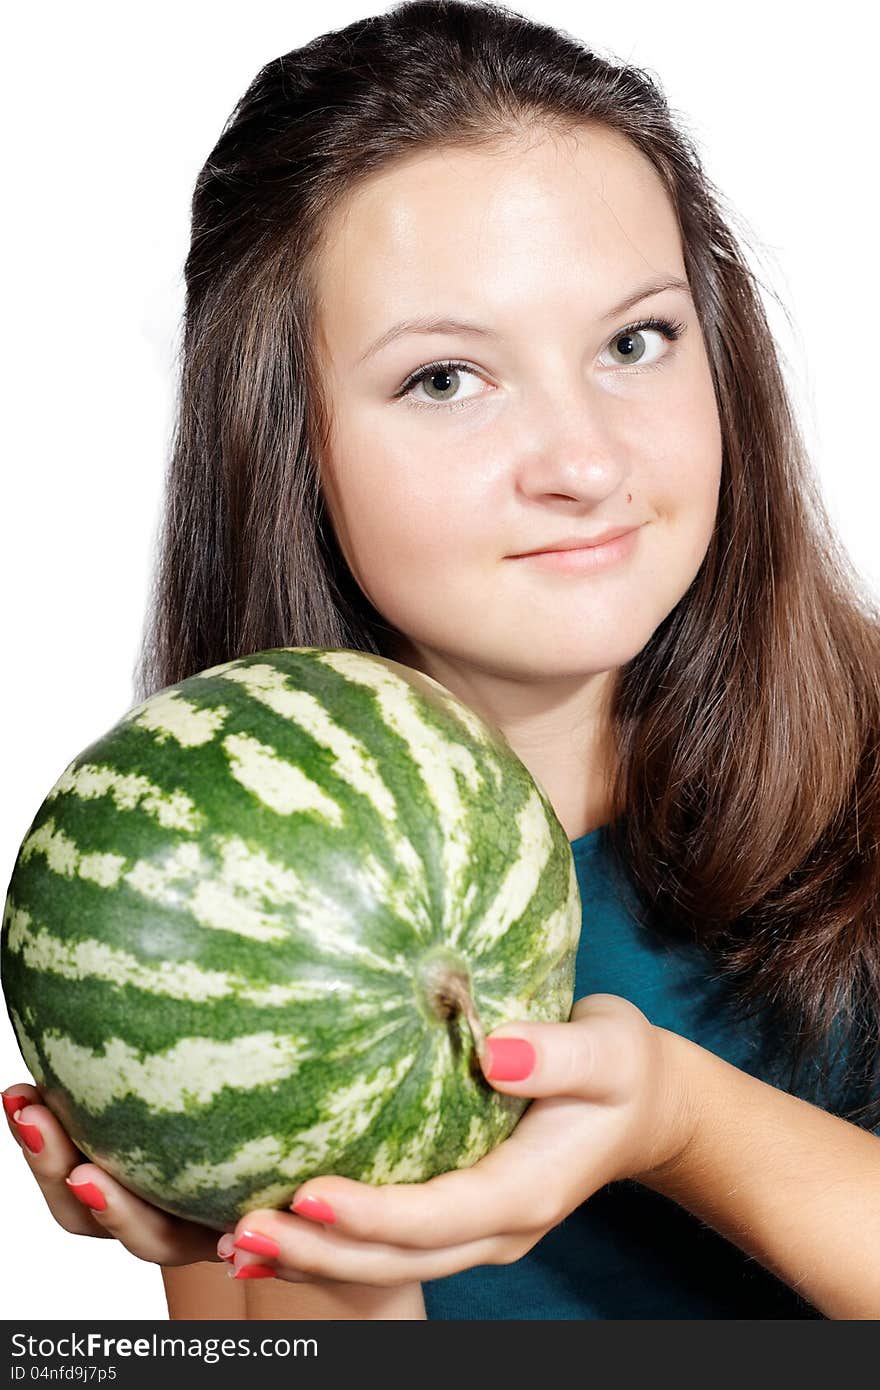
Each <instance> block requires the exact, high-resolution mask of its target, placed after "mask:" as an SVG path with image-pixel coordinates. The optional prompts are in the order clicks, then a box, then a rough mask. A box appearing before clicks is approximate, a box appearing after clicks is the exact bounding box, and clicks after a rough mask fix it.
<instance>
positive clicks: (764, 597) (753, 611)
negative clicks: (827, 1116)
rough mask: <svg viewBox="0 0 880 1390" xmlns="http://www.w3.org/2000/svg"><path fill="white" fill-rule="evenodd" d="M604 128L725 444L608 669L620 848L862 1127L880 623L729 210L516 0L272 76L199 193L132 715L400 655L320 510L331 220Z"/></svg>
mask: <svg viewBox="0 0 880 1390" xmlns="http://www.w3.org/2000/svg"><path fill="white" fill-rule="evenodd" d="M585 123H591V124H593V125H597V124H598V125H601V126H603V127H607V128H609V129H611V130H614V131H617V132H620V133H621V134H623V135H625V136H627V137H628V138H629V139H630V140H631V141H632V143H633V144H634V145H635V146H637V147H638V149H639V150H640V151H641V152H642V153H643V154H644V155H645V156H646V157H647V158H648V159H649V160H650V161H651V163H652V164H653V166H654V168H655V169H656V170H657V172H658V174H659V176H660V178H661V179H662V180H663V183H664V185H665V188H666V189H667V190H668V196H669V198H670V200H671V204H672V206H673V207H674V209H675V212H676V214H677V217H678V221H679V227H680V231H681V238H682V245H683V249H684V256H685V264H686V268H687V276H688V280H689V283H690V286H691V290H692V293H693V297H694V301H695V304H696V308H697V313H698V316H699V320H700V324H701V328H702V332H703V335H704V339H705V343H706V350H707V353H708V358H709V362H710V365H711V370H712V375H713V380H714V386H715V391H716V397H717V404H718V410H719V415H720V420H721V428H722V438H723V461H722V478H721V488H720V495H719V507H718V515H717V523H716V527H715V531H714V535H713V537H712V540H711V543H710V545H709V549H708V552H707V554H706V556H705V559H704V561H703V564H702V566H701V568H700V570H699V572H698V574H697V576H696V578H695V579H694V581H693V583H692V584H691V586H690V588H689V589H688V591H687V593H686V594H685V595H684V596H683V597H682V599H681V600H680V601H679V602H678V603H677V604H676V606H675V608H674V609H673V610H672V612H671V613H669V614H668V616H667V617H666V619H665V620H664V621H663V622H662V623H661V624H660V626H659V627H658V628H657V629H656V631H655V632H654V633H653V635H652V637H651V638H650V640H649V641H648V643H647V644H646V646H645V647H644V648H643V650H642V651H640V652H639V653H638V655H636V656H635V657H634V658H633V659H632V660H631V661H629V662H628V663H627V664H626V665H625V666H623V667H621V668H620V670H619V671H618V672H617V673H616V677H615V680H616V685H615V689H614V699H613V705H612V708H611V723H612V729H611V737H612V738H613V740H614V744H615V749H616V757H617V763H616V772H615V776H614V786H613V806H614V815H613V818H612V821H611V822H610V824H609V826H608V827H607V829H606V830H605V831H603V834H606V835H607V844H608V846H609V848H610V850H611V852H612V854H613V856H614V862H615V863H616V864H617V865H618V866H623V865H625V866H626V876H627V879H628V881H629V882H630V884H631V886H632V888H633V891H634V904H635V907H634V910H636V911H637V913H638V915H639V916H640V917H641V920H642V921H643V923H644V924H645V925H646V926H647V927H648V928H649V929H651V930H652V931H654V932H656V933H658V934H659V935H660V936H661V937H663V938H666V939H668V940H671V939H673V938H682V939H685V940H689V941H695V942H697V943H699V944H701V945H702V946H704V947H706V948H707V949H709V950H711V953H712V957H713V959H714V961H715V962H716V964H717V968H718V970H719V971H720V972H721V973H723V974H725V975H727V976H729V977H730V979H731V981H732V982H733V984H734V986H735V994H736V998H737V1001H738V1002H737V1008H738V1010H739V1011H740V1013H741V1016H742V1018H743V1019H745V1018H750V1017H753V1016H755V1015H756V1014H757V1013H758V1012H760V1011H763V1010H764V1009H767V1010H768V1017H769V1019H770V1021H771V1023H773V1024H774V1025H775V1024H778V1025H779V1026H780V1028H782V1029H783V1030H784V1031H785V1032H786V1033H787V1036H786V1037H785V1038H784V1040H783V1041H784V1046H783V1045H782V1044H780V1048H779V1049H778V1053H779V1055H780V1056H782V1055H784V1054H785V1053H788V1052H790V1053H791V1057H792V1070H791V1073H790V1077H789V1080H788V1082H787V1083H786V1084H787V1085H788V1086H789V1087H793V1086H794V1085H795V1084H796V1083H795V1077H796V1074H797V1073H798V1071H799V1069H800V1068H801V1066H802V1064H803V1062H804V1060H805V1059H806V1058H808V1057H809V1055H810V1054H811V1053H812V1052H813V1051H814V1050H815V1049H816V1048H817V1047H818V1046H820V1045H822V1046H823V1047H824V1049H825V1055H824V1058H823V1065H825V1067H826V1073H825V1074H826V1075H830V1071H828V1070H827V1068H828V1067H831V1068H832V1069H833V1066H834V1065H836V1061H837V1060H838V1059H839V1056H840V1053H839V1052H838V1053H835V1056H834V1057H832V1050H833V1048H835V1047H836V1048H839V1047H840V1046H841V1034H842V1036H843V1042H844V1043H845V1044H846V1049H845V1055H846V1056H848V1057H850V1058H854V1059H855V1061H854V1063H853V1067H854V1070H852V1071H851V1072H847V1076H848V1078H851V1077H852V1076H856V1075H857V1076H859V1077H862V1078H864V1086H863V1088H862V1089H859V1090H858V1091H857V1092H856V1093H848V1097H849V1100H850V1101H852V1100H853V1098H854V1096H855V1099H858V1100H861V1101H864V1102H865V1103H864V1104H862V1105H859V1106H856V1105H850V1107H849V1109H848V1111H847V1118H850V1119H854V1120H858V1122H860V1123H863V1122H865V1116H867V1117H868V1118H867V1122H868V1123H869V1124H871V1125H873V1124H874V1122H875V1121H874V1115H873V1111H874V1110H875V1109H880V1094H878V1091H877V1074H876V1069H877V1067H878V1062H880V1043H878V1039H880V890H878V885H880V855H878V849H880V834H878V829H880V752H878V750H880V611H878V605H877V602H876V600H875V599H874V598H873V597H872V596H871V594H870V593H869V592H867V590H866V588H865V586H864V585H863V584H862V583H861V581H860V579H859V576H858V574H857V573H856V572H855V571H854V569H853V567H852V565H851V562H850V560H849V558H848V556H847V554H846V551H845V550H844V548H843V546H842V545H841V544H840V542H839V541H838V539H837V538H836V536H835V534H834V531H833V528H832V525H831V523H830V521H829V518H828V515H827V513H826V511H825V508H824V505H823V501H822V498H821V494H820V490H819V487H818V485H817V483H816V480H815V478H814V476H813V474H812V471H811V465H810V463H809V460H808V458H807V454H806V450H805V447H804V443H803V440H802V437H801V435H800V432H799V428H798V424H797V422H796V420H795V418H794V414H793V411H792V407H791V404H790V401H789V398H788V394H787V389H786V385H785V382H784V379H783V375H782V372H781V369H780V363H779V358H778V355H777V350H776V348H775V346H774V343H773V338H772V335H771V332H770V329H769V327H768V323H767V319H766V317H765V313H764V309H763V306H762V302H761V296H760V292H759V286H758V282H757V280H756V277H755V275H754V274H753V272H752V271H751V270H750V268H749V266H748V265H747V262H746V259H745V257H744V255H743V252H742V250H741V247H740V242H739V240H738V238H737V236H736V235H735V234H734V232H733V231H732V230H731V226H730V223H731V217H730V215H729V214H724V213H723V212H722V204H721V199H720V196H719V194H718V193H717V190H715V188H714V187H713V185H712V184H711V183H710V181H709V179H708V177H707V176H706V174H705V173H704V171H703V169H702V167H701V163H700V159H699V157H698V154H697V151H696V149H695V148H694V145H693V143H692V142H691V141H690V139H689V138H688V136H687V134H686V133H685V132H683V131H682V130H680V129H678V128H677V127H676V124H675V123H674V121H673V117H672V115H671V114H670V110H669V108H668V105H667V102H666V100H665V98H664V96H663V94H662V93H661V91H660V90H659V89H658V87H657V85H656V83H655V82H654V80H652V78H651V77H650V76H649V75H648V74H647V73H646V72H644V71H642V70H640V69H638V68H635V67H632V66H630V65H616V64H614V63H612V62H609V61H606V60H605V59H604V58H601V57H599V56H597V55H596V54H594V53H592V52H591V51H590V50H589V49H588V48H587V47H586V46H584V44H582V43H581V42H579V41H578V40H576V39H575V38H573V37H572V36H570V35H568V34H566V33H565V32H560V31H558V30H556V29H553V28H550V27H548V26H545V25H543V24H540V23H536V22H535V21H534V20H531V19H528V18H526V17H524V16H521V15H519V14H517V13H516V12H515V11H512V10H509V9H507V8H504V7H502V6H500V5H492V4H483V3H469V4H464V3H457V2H456V0H412V2H411V3H403V4H397V5H394V6H393V7H392V8H391V9H389V10H388V11H386V12H385V13H384V14H380V15H377V16H374V17H371V18H367V19H363V20H358V21H357V22H355V23H352V24H349V25H347V26H346V27H345V28H343V29H340V30H337V31H333V32H330V33H327V34H323V35H321V36H320V37H318V38H316V39H314V40H313V41H312V42H310V43H308V44H306V45H305V46H304V47H302V48H298V49H295V50H294V51H292V52H290V53H287V54H285V55H284V56H282V57H279V58H275V59H273V60H272V61H271V62H269V63H267V64H266V65H265V66H264V67H263V68H262V69H261V70H260V72H258V73H257V76H256V77H255V78H254V80H253V82H252V83H251V84H250V86H249V87H248V89H247V91H246V92H245V94H244V96H243V97H242V98H241V100H240V101H239V102H238V104H237V106H236V107H235V109H234V110H233V112H232V114H231V116H230V117H229V119H228V120H227V122H226V125H225V127H224V129H223V131H222V133H221V135H220V137H219V139H218V140H217V143H216V144H215V146H214V148H213V149H212V150H211V153H210V154H209V156H208V158H207V160H206V162H205V165H204V167H203V169H202V170H201V172H200V174H199V176H198V179H197V182H196V186H195V191H194V195H193V201H192V240H191V246H190V250H189V254H188V256H187V259H186V265H185V278H186V307H185V316H184V338H183V350H182V361H181V368H180V376H179V395H178V400H177V408H176V412H175V432H174V439H173V444H172V452H171V461H170V468H169V472H168V477H167V485H166V501H165V509H164V516H163V520H162V526H161V536H160V545H159V555H158V562H157V565H156V570H155V575H154V588H153V593H152V596H151V602H150V610H149V613H148V616H147V623H146V627H145V632H144V639H143V644H142V648H141V653H140V658H139V662H138V667H137V670H136V672H135V698H136V699H137V700H138V701H140V700H142V699H144V698H146V697H147V696H148V695H149V694H152V693H154V692H155V691H156V690H159V689H161V688H163V687H165V686H167V685H171V684H173V683H175V682H176V681H179V680H182V679H184V678H185V677H187V676H189V675H192V674H194V673H195V672H197V671H199V670H204V669H205V668H207V667H210V666H214V665H217V664H219V663H220V662H223V661H228V660H232V659H233V658H235V657H236V656H241V655H244V654H247V653H250V652H253V651H259V650H263V649H266V648H270V647H275V646H327V647H347V648H353V649H355V650H361V651H367V652H377V653H379V654H381V655H390V654H392V653H391V651H390V650H389V641H393V640H394V639H395V638H396V636H397V635H398V634H396V632H395V629H394V628H392V627H390V626H389V625H388V624H387V623H386V622H385V621H384V619H383V617H382V615H381V614H380V613H378V612H377V611H376V610H375V609H374V608H373V606H372V605H371V604H370V602H369V600H368V599H367V598H366V596H365V595H364V594H363V593H362V591H361V590H360V588H359V587H358V585H357V584H356V583H355V581H354V580H353V578H352V576H351V574H350V572H349V571H348V567H347V565H346V564H345V562H344V560H343V559H342V556H341V553H340V551H339V548H338V546H337V544H336V540H335V537H334V535H333V531H332V527H331V526H330V524H329V521H328V518H327V515H326V512H325V509H324V505H323V499H322V490H321V476H320V466H319V461H320V459H321V458H322V456H323V451H324V450H325V448H326V446H327V441H328V437H329V434H328V422H329V420H330V411H329V402H328V400H327V398H326V395H325V394H324V390H323V383H322V380H321V375H320V373H319V371H318V365H317V363H318V359H317V355H316V348H315V342H314V331H315V324H316V307H317V305H318V299H317V292H316V284H317V279H316V274H315V271H316V258H317V256H318V254H319V253H320V249H321V245H322V242H321V237H322V231H323V228H324V227H325V224H326V220H327V217H328V214H329V213H330V212H331V210H333V209H334V208H335V207H336V206H337V205H338V204H339V203H340V200H344V199H345V198H346V197H347V196H348V195H349V194H350V193H351V192H352V190H353V189H354V188H355V187H356V186H357V185H358V183H359V182H360V181H361V180H364V179H368V178H370V177H371V176H372V175H374V174H376V173H378V172H380V171H383V170H386V169H387V168H388V167H389V165H390V164H391V163H392V161H394V160H395V159H399V158H402V157H405V156H410V155H412V154H414V153H416V152H424V151H433V150H436V149H438V148H440V147H441V146H457V147H465V148H473V149H489V148H502V147H504V146H505V145H509V144H510V143H511V142H515V141H518V140H522V139H528V137H529V135H530V133H534V132H535V131H539V130H542V129H556V130H565V129H570V128H572V127H582V126H584V124H585ZM814 1060H815V1059H814ZM871 1073H872V1074H871ZM817 1093H818V1092H816V1091H814V1094H817ZM872 1096H873V1100H874V1104H873V1105H871V1104H870V1098H871V1097H872ZM866 1098H867V1099H866ZM829 1108H832V1107H831V1106H829ZM838 1108H839V1106H838Z"/></svg>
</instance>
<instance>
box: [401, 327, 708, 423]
mask: <svg viewBox="0 0 880 1390" xmlns="http://www.w3.org/2000/svg"><path fill="white" fill-rule="evenodd" d="M648 330H653V331H655V332H657V333H660V334H662V336H663V337H664V338H665V339H666V340H667V341H668V342H670V343H675V342H677V341H678V339H679V338H680V337H681V336H682V334H683V333H684V332H685V324H683V323H680V322H678V321H677V320H675V319H664V318H648V319H640V320H639V321H638V323H631V324H629V325H628V327H626V328H621V329H620V330H619V331H618V332H617V333H615V334H614V336H613V337H612V338H609V340H608V346H610V345H611V344H612V343H616V342H618V341H619V339H621V338H625V337H627V336H628V335H629V334H633V333H642V332H646V331H648ZM667 355H668V354H665V353H664V355H663V357H662V358H661V359H660V361H659V362H650V363H647V364H646V365H645V366H643V367H639V366H638V365H637V364H636V365H634V366H633V367H626V366H625V365H624V366H623V367H622V370H624V371H629V372H632V373H633V374H641V373H642V372H647V371H653V370H654V368H655V367H659V366H662V365H663V363H664V362H665V360H666V357H667ZM453 372H466V373H467V375H468V376H476V375H477V372H476V371H475V369H474V368H473V367H471V366H470V365H469V364H468V363H467V362H459V361H456V360H454V359H452V360H449V361H445V362H429V363H427V364H426V365H425V366H424V367H419V368H417V370H416V371H414V372H411V373H410V375H409V376H408V377H407V378H406V380H405V381H404V383H403V385H402V386H401V387H400V388H399V390H398V391H396V392H395V395H394V399H395V400H397V399H400V398H401V397H409V398H410V399H408V400H407V404H408V405H410V406H412V407H413V408H414V409H416V410H447V411H449V410H461V409H462V407H463V406H466V405H471V404H472V403H473V402H474V401H475V400H476V399H478V398H477V397H475V396H466V397H465V398H464V400H461V401H416V400H413V399H412V393H413V391H414V390H415V388H416V387H417V386H418V385H419V383H420V382H422V381H426V380H428V379H429V378H430V377H432V376H439V375H440V374H441V373H445V374H447V375H451V374H452V373H453Z"/></svg>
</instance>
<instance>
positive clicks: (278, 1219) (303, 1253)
mask: <svg viewBox="0 0 880 1390" xmlns="http://www.w3.org/2000/svg"><path fill="white" fill-rule="evenodd" d="M257 1220H259V1223H260V1227H259V1231H260V1234H261V1235H262V1238H263V1239H264V1240H265V1239H267V1238H268V1239H270V1240H274V1242H275V1245H276V1246H277V1248H278V1255H277V1257H276V1258H274V1259H273V1258H272V1257H271V1256H270V1255H268V1254H267V1253H256V1252H252V1251H241V1250H235V1252H234V1264H233V1267H232V1268H231V1269H230V1271H229V1272H230V1277H232V1278H247V1277H255V1276H256V1271H260V1274H259V1276H258V1277H267V1276H265V1275H263V1273H262V1271H263V1270H272V1271H273V1272H274V1276H275V1278H277V1279H281V1280H283V1281H286V1282H288V1283H294V1284H298V1283H310V1282H317V1281H329V1282H331V1283H343V1284H348V1283H356V1284H376V1285H384V1286H388V1287H391V1286H394V1285H397V1284H408V1283H413V1282H416V1281H418V1280H422V1279H442V1278H445V1277H446V1275H448V1274H455V1273H457V1272H458V1271H459V1270H462V1269H468V1268H470V1267H471V1266H472V1265H480V1264H498V1263H504V1262H506V1260H507V1257H508V1251H507V1249H506V1247H505V1245H504V1243H503V1242H502V1241H500V1240H499V1239H498V1238H497V1237H493V1238H491V1239H487V1240H479V1241H468V1242H464V1243H462V1244H460V1245H452V1246H443V1247H440V1248H437V1249H410V1248H404V1247H399V1246H394V1245H383V1244H377V1243H369V1242H364V1241H361V1240H355V1239H352V1238H351V1237H349V1236H345V1235H342V1234H341V1233H340V1232H338V1231H336V1230H328V1229H326V1228H324V1227H315V1226H311V1227H308V1226H307V1223H305V1222H302V1221H297V1224H296V1226H294V1227H291V1226H290V1220H291V1218H290V1217H289V1216H286V1215H285V1213H283V1212H278V1211H268V1210H267V1211H259V1212H255V1213H252V1214H249V1216H248V1223H249V1224H248V1225H247V1226H243V1227H241V1229H240V1230H237V1232H236V1238H238V1237H239V1236H240V1235H242V1234H243V1233H244V1232H245V1231H248V1232H251V1233H252V1234H254V1232H253V1231H252V1227H253V1226H255V1225H256V1224H257ZM526 1248H528V1246H527V1245H524V1246H523V1247H522V1249H519V1248H517V1249H516V1252H515V1254H514V1253H513V1252H511V1253H510V1258H514V1257H518V1255H519V1254H522V1253H525V1249H526ZM247 1270H252V1271H254V1275H248V1274H247V1273H243V1272H242V1271H247Z"/></svg>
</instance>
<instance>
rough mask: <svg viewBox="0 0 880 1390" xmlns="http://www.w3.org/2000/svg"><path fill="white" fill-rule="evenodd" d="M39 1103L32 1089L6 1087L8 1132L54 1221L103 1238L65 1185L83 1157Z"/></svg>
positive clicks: (75, 1232) (101, 1232) (72, 1232)
mask: <svg viewBox="0 0 880 1390" xmlns="http://www.w3.org/2000/svg"><path fill="white" fill-rule="evenodd" d="M10 1094H13V1095H14V1096H15V1097H17V1098H19V1099H21V1100H22V1101H23V1104H22V1105H21V1106H20V1108H18V1109H16V1107H15V1104H14V1101H10V1100H8V1099H7V1098H8V1097H9V1096H10ZM34 1097H35V1098H36V1099H33V1098H34ZM40 1100H41V1097H40V1095H39V1092H38V1091H37V1090H36V1088H35V1087H33V1086H28V1087H25V1086H16V1087H15V1088H14V1091H13V1088H11V1087H10V1088H9V1090H8V1091H6V1092H4V1109H5V1110H6V1113H7V1120H8V1125H9V1130H10V1133H11V1134H12V1135H13V1137H14V1139H15V1141H16V1143H17V1144H18V1146H19V1148H20V1150H21V1152H22V1154H23V1155H24V1157H25V1159H26V1160H27V1164H28V1167H29V1168H30V1170H31V1172H32V1173H33V1175H34V1177H35V1178H36V1181H37V1185H38V1186H39V1188H40V1191H41V1193H42V1194H43V1198H44V1200H45V1202H46V1205H47V1206H48V1208H49V1210H50V1211H51V1213H52V1215H53V1216H54V1218H55V1220H56V1221H57V1222H58V1223H59V1224H60V1225H61V1226H63V1227H64V1229H65V1230H66V1231H70V1232H71V1234H73V1235H88V1236H105V1235H107V1232H106V1231H103V1230H102V1229H101V1226H100V1224H99V1223H98V1222H96V1221H95V1220H94V1218H93V1215H92V1213H91V1212H90V1210H89V1209H88V1208H87V1207H85V1206H83V1205H82V1203H81V1202H78V1201H77V1199H76V1196H75V1195H74V1194H73V1193H72V1192H71V1190H70V1188H69V1187H68V1186H67V1185H66V1183H65V1178H66V1177H67V1175H68V1173H69V1172H70V1170H71V1168H73V1167H75V1165H76V1164H78V1163H81V1162H83V1160H84V1157H85V1155H84V1154H83V1153H82V1152H81V1151H80V1150H79V1149H77V1148H76V1147H75V1146H74V1145H73V1144H72V1143H71V1141H70V1139H69V1137H68V1136H67V1134H65V1132H64V1130H63V1129H62V1128H61V1125H60V1124H59V1123H58V1121H57V1119H56V1118H55V1116H54V1115H53V1114H52V1111H51V1110H49V1108H48V1107H47V1106H45V1105H42V1104H40V1103H39V1101H40Z"/></svg>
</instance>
